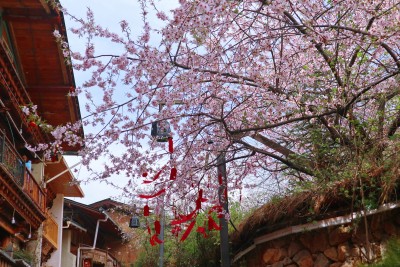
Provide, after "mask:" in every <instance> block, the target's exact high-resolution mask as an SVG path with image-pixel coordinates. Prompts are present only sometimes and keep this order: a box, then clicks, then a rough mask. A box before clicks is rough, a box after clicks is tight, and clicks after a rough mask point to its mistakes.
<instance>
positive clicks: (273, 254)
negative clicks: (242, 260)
mask: <svg viewBox="0 0 400 267" xmlns="http://www.w3.org/2000/svg"><path fill="white" fill-rule="evenodd" d="M285 254H286V255H287V253H285V251H284V249H278V248H269V249H267V250H266V251H265V252H264V254H263V261H264V263H266V264H273V263H276V262H278V261H280V260H282V259H283V258H284V257H285V256H286V255H285Z"/></svg>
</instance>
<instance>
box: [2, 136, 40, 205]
mask: <svg viewBox="0 0 400 267" xmlns="http://www.w3.org/2000/svg"><path fill="white" fill-rule="evenodd" d="M0 167H1V168H2V169H3V170H4V171H5V172H6V173H7V174H8V175H9V177H11V179H12V180H13V181H14V182H15V184H16V185H17V187H18V188H19V189H20V190H21V191H22V192H24V193H25V194H26V195H28V197H29V199H31V200H32V202H33V203H34V205H36V206H37V208H39V210H40V211H41V212H43V213H44V212H45V211H46V195H45V193H44V191H43V189H42V188H41V187H40V185H39V184H38V182H37V181H36V180H35V179H34V177H33V176H32V173H31V172H30V171H29V170H28V169H27V168H26V167H25V162H24V161H23V160H22V158H21V156H20V155H19V154H18V152H17V151H16V150H15V149H14V146H13V145H12V143H11V142H10V141H9V140H8V139H7V137H6V136H5V134H4V133H3V132H2V131H0Z"/></svg>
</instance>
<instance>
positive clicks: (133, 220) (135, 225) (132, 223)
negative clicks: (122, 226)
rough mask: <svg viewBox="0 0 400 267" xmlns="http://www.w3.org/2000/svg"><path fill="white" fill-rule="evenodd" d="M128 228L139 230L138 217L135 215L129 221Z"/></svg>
mask: <svg viewBox="0 0 400 267" xmlns="http://www.w3.org/2000/svg"><path fill="white" fill-rule="evenodd" d="M129 227H130V228H139V227H140V221H139V217H138V216H136V215H133V216H132V218H131V220H130V221H129Z"/></svg>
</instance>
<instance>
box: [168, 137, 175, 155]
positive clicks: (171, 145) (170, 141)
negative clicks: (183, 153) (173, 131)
mask: <svg viewBox="0 0 400 267" xmlns="http://www.w3.org/2000/svg"><path fill="white" fill-rule="evenodd" d="M168 151H169V153H171V154H172V153H174V141H172V137H168Z"/></svg>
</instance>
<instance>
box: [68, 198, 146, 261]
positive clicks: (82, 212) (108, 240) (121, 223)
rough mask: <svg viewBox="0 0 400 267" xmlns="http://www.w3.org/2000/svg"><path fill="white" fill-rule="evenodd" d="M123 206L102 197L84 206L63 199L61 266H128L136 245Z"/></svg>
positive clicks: (135, 252) (128, 217) (133, 257)
mask: <svg viewBox="0 0 400 267" xmlns="http://www.w3.org/2000/svg"><path fill="white" fill-rule="evenodd" d="M130 217H131V214H130V212H129V207H126V205H124V204H122V203H119V202H116V201H113V200H110V199H106V200H102V201H99V202H96V203H93V204H91V205H85V204H81V203H78V202H75V201H73V200H70V199H66V200H65V202H64V226H63V228H64V229H63V251H62V255H63V256H62V262H63V263H62V267H71V266H83V267H119V266H132V265H133V263H134V261H135V259H136V255H137V251H136V249H137V248H138V244H136V245H135V244H134V241H135V240H134V239H133V238H132V237H133V236H134V231H135V230H132V229H130V228H129V219H130Z"/></svg>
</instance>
